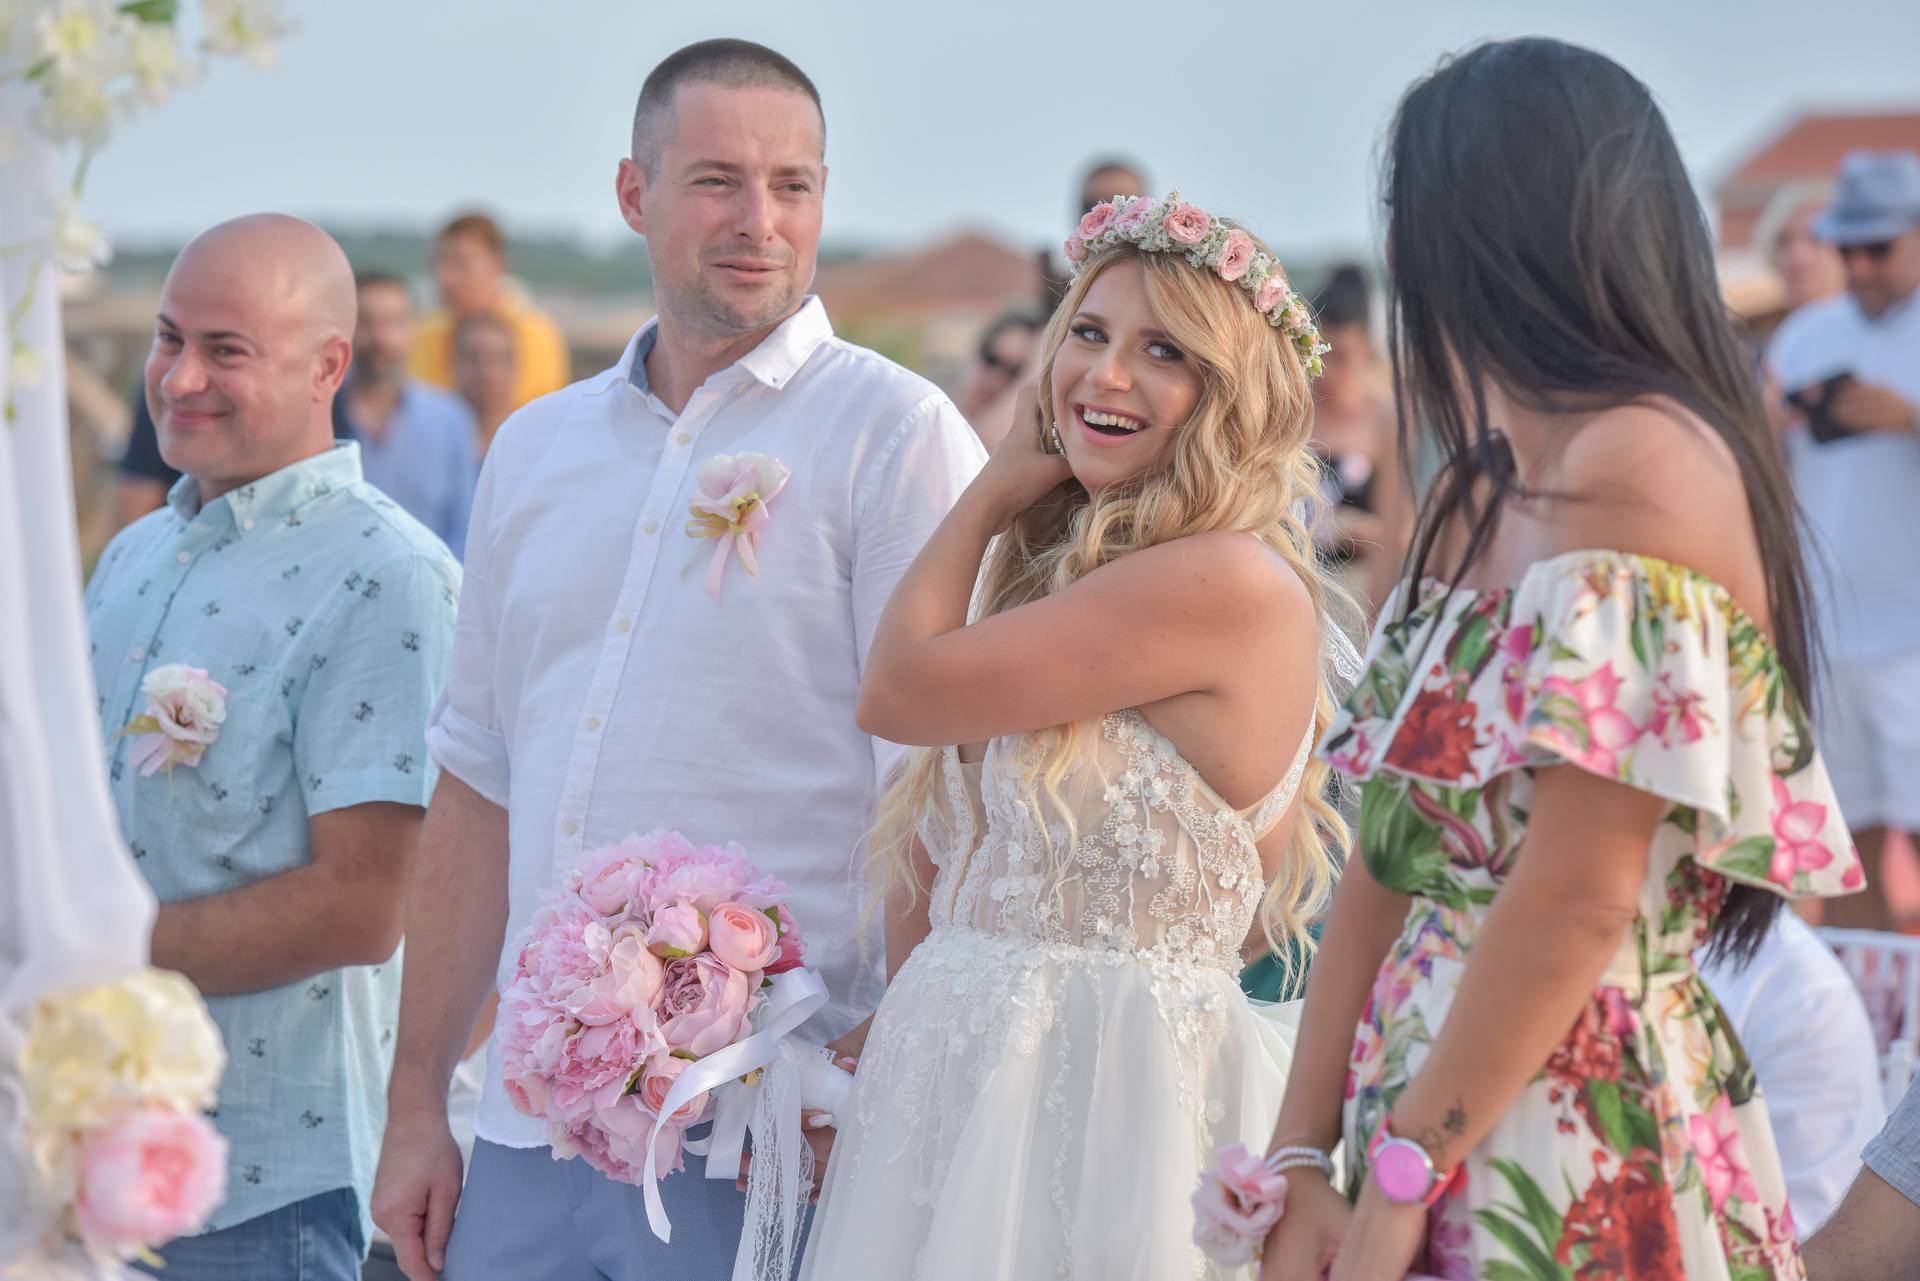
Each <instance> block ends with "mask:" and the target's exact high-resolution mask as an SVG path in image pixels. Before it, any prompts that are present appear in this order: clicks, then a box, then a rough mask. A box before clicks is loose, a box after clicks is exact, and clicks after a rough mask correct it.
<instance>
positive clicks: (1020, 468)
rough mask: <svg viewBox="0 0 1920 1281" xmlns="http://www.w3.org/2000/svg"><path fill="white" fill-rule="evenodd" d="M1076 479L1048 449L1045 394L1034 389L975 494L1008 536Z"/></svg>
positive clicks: (1017, 404)
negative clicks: (1009, 529) (1016, 522)
mask: <svg viewBox="0 0 1920 1281" xmlns="http://www.w3.org/2000/svg"><path fill="white" fill-rule="evenodd" d="M1072 479H1073V469H1072V468H1071V467H1069V466H1068V465H1067V460H1066V459H1065V458H1063V457H1061V456H1060V455H1059V454H1056V453H1054V452H1053V451H1052V449H1051V448H1050V447H1049V446H1048V444H1047V443H1046V429H1045V428H1044V427H1042V426H1041V424H1040V392H1039V388H1038V386H1037V385H1035V384H1033V383H1028V384H1027V385H1026V386H1024V387H1022V388H1021V389H1020V394H1019V395H1018V396H1017V397H1016V398H1015V401H1014V409H1013V429H1012V430H1011V431H1009V432H1008V433H1007V435H1006V438H1005V439H1003V440H1002V441H1001V442H1000V444H999V445H998V446H997V447H996V448H995V449H994V451H993V456H992V457H990V458H989V459H988V460H987V465H986V466H985V467H984V468H982V469H981V471H980V474H979V475H978V476H977V477H975V478H974V482H973V484H972V485H971V486H969V487H968V488H969V493H970V494H971V495H974V496H976V497H977V499H978V500H979V501H981V502H983V503H985V504H986V505H987V507H988V510H989V511H990V512H991V513H992V514H993V524H994V529H995V532H998V533H1004V532H1006V529H1007V527H1008V526H1009V525H1011V524H1012V523H1013V521H1014V519H1015V518H1016V517H1018V516H1019V515H1020V513H1021V512H1024V511H1026V510H1027V509H1028V508H1029V507H1032V506H1033V505H1034V504H1035V503H1037V502H1039V501H1040V500H1041V499H1043V498H1045V497H1046V496H1047V495H1048V494H1050V493H1052V492H1053V491H1054V490H1055V489H1058V488H1059V487H1060V486H1061V485H1062V484H1064V483H1065V482H1066V481H1069V480H1072Z"/></svg>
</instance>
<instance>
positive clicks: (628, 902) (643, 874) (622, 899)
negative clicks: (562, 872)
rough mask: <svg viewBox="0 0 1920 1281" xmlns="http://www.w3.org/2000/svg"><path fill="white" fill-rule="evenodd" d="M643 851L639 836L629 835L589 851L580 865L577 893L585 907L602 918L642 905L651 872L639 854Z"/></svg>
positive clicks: (628, 911) (635, 909) (636, 910)
mask: <svg viewBox="0 0 1920 1281" xmlns="http://www.w3.org/2000/svg"><path fill="white" fill-rule="evenodd" d="M643 848H644V847H643V845H642V843H641V841H640V838H639V837H636V836H629V837H627V838H626V839H625V840H622V841H620V842H618V843H617V844H614V845H607V846H602V847H601V848H600V849H597V850H592V851H589V852H588V854H587V855H586V857H585V858H584V859H582V860H581V863H580V888H579V890H578V893H579V895H580V897H581V898H582V899H583V900H585V902H586V904H587V906H588V907H591V908H592V909H593V910H594V911H596V912H598V913H600V915H602V916H619V915H621V914H622V913H628V914H631V913H632V912H638V911H639V910H640V909H641V908H643V907H644V906H645V904H644V903H643V902H642V894H643V891H644V889H645V886H646V884H647V879H648V877H649V876H650V875H651V874H652V871H653V869H652V868H650V867H649V866H648V865H647V860H646V859H645V858H644V857H643V856H642V854H641V851H642V849H643ZM630 909H631V911H630Z"/></svg>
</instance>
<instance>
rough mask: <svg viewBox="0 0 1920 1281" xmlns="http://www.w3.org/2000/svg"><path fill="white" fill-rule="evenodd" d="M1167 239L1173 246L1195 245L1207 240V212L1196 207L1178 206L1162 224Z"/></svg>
mask: <svg viewBox="0 0 1920 1281" xmlns="http://www.w3.org/2000/svg"><path fill="white" fill-rule="evenodd" d="M1163 225H1164V226H1165V227H1166V229H1167V238H1168V239H1169V240H1172V241H1173V242H1174V243H1175V244H1180V245H1197V244H1199V243H1200V242H1201V241H1203V240H1205V239H1206V238H1207V228H1208V225H1209V219H1208V218H1207V211H1206V210H1204V209H1202V208H1200V206H1198V205H1178V206H1176V207H1175V208H1174V210H1173V212H1172V213H1169V214H1168V215H1167V218H1166V222H1165V223H1164V224H1163Z"/></svg>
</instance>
